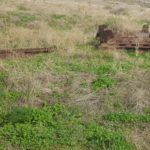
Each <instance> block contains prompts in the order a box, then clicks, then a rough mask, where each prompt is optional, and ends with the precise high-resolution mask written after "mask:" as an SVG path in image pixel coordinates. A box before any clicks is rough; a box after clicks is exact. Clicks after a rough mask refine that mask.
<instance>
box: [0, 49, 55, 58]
mask: <svg viewBox="0 0 150 150" xmlns="http://www.w3.org/2000/svg"><path fill="white" fill-rule="evenodd" d="M55 50H56V47H50V48H27V49H12V50H11V49H9V50H0V58H8V57H17V56H25V55H34V54H39V53H50V52H54V51H55Z"/></svg>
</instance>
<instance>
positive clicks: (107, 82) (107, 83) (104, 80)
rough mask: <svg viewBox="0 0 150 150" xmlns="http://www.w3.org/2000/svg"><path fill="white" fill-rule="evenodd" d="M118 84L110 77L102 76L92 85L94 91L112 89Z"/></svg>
mask: <svg viewBox="0 0 150 150" xmlns="http://www.w3.org/2000/svg"><path fill="white" fill-rule="evenodd" d="M115 84H116V81H115V80H113V79H111V78H110V77H108V76H101V77H99V78H98V79H96V80H95V81H94V82H93V83H92V87H93V88H94V89H100V88H111V87H113V86H114V85H115Z"/></svg>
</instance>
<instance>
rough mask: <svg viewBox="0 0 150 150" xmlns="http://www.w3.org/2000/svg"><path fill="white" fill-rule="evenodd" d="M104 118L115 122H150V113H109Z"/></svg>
mask: <svg viewBox="0 0 150 150" xmlns="http://www.w3.org/2000/svg"><path fill="white" fill-rule="evenodd" d="M103 118H104V120H108V121H113V122H121V123H144V122H147V123H148V122H150V115H149V114H143V115H136V114H133V113H129V112H122V113H109V114H107V115H104V116H103Z"/></svg>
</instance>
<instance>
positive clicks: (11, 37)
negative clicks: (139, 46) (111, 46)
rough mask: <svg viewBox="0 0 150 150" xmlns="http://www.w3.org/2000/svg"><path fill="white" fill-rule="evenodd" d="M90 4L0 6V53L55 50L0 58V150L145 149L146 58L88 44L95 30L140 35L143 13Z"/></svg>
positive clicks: (148, 110)
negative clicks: (113, 29)
mask: <svg viewBox="0 0 150 150" xmlns="http://www.w3.org/2000/svg"><path fill="white" fill-rule="evenodd" d="M94 2H96V4H99V5H95V3H94ZM94 2H93V3H87V2H86V1H82V2H80V3H79V2H78V1H77V2H73V1H67V0H63V1H57V2H55V1H39V2H38V3H34V2H33V1H28V2H24V1H17V0H15V1H9V2H6V1H4V0H1V1H0V7H1V8H3V9H0V12H1V13H0V26H1V28H0V48H1V49H5V48H24V47H48V46H56V47H57V49H58V51H56V52H53V53H51V54H47V55H45V54H40V55H36V56H33V57H26V58H14V59H13V58H12V59H7V60H0V149H2V150H3V149H8V150H16V149H19V150H20V149H34V150H37V149H42V150H43V149H47V150H53V149H55V150H56V149H58V150H66V149H68V150H71V149H72V150H84V149H85V150H88V149H90V150H96V149H97V150H102V149H104V150H105V149H106V150H130V149H131V150H134V149H135V150H149V148H150V144H149V143H150V61H149V60H150V53H144V54H140V55H138V56H136V55H135V54H134V53H129V52H127V51H118V50H102V49H99V50H97V49H95V48H94V46H93V38H94V34H95V32H96V27H97V25H98V24H100V23H104V22H105V23H107V24H108V25H110V26H112V27H116V26H121V28H123V29H126V30H131V29H132V30H135V27H136V29H140V27H141V26H142V24H143V22H147V23H149V20H148V19H149V18H148V14H149V13H148V12H149V9H146V8H145V9H144V8H142V7H140V6H137V5H127V4H124V5H121V6H123V7H124V8H122V9H120V3H119V4H118V3H110V2H109V3H108V2H107V3H106V2H105V3H104V2H100V1H99V3H97V1H94ZM100 4H101V5H100ZM111 5H112V6H114V7H110V6H111ZM130 8H132V9H130ZM139 10H144V13H142V12H139ZM137 12H138V15H137ZM104 14H105V15H104ZM139 18H140V19H139ZM126 20H130V23H128V24H125V21H126ZM123 21H124V22H123Z"/></svg>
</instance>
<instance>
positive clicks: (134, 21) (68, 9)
mask: <svg viewBox="0 0 150 150" xmlns="http://www.w3.org/2000/svg"><path fill="white" fill-rule="evenodd" d="M0 3H1V6H0V7H2V8H3V9H1V12H2V13H1V15H0V26H1V32H0V49H4V48H24V47H43V46H50V45H52V44H54V45H57V46H60V47H67V48H68V47H75V46H76V45H77V44H80V43H84V42H88V41H90V40H91V39H92V38H93V37H94V35H95V32H96V28H97V25H98V24H102V23H108V24H109V25H111V26H117V28H121V29H127V30H140V29H141V26H142V24H143V23H144V22H148V20H149V13H150V10H149V9H146V8H142V7H140V6H138V5H128V4H125V3H115V2H109V1H106V2H104V1H99V2H98V5H97V1H93V2H90V3H87V2H86V1H83V2H80V3H79V2H76V1H73V0H72V1H67V0H63V1H60V0H59V1H57V2H56V1H53V0H50V1H49V0H40V1H39V0H38V1H34V0H30V1H24V0H21V1H20V0H19V1H18V0H15V1H13V0H11V1H9V2H8V1H7V2H6V1H1V2H0ZM14 13H15V15H14ZM19 13H23V14H24V15H31V17H32V16H33V17H34V16H37V17H36V19H35V20H33V21H32V20H30V18H27V19H29V20H27V19H26V18H25V20H20V18H19ZM52 15H56V18H55V17H54V18H52V17H51V16H52ZM57 15H58V16H57ZM59 15H64V16H67V17H66V19H65V22H64V21H63V19H60V20H59V19H57V17H58V18H59ZM68 16H70V17H72V18H71V19H70V18H69V17H68ZM60 18H61V16H60ZM62 18H63V16H62ZM31 19H32V18H31ZM72 20H73V22H71V21H72ZM17 21H19V24H18V22H17ZM21 21H22V22H23V23H21ZM66 22H67V23H66ZM22 24H23V25H22ZM24 24H25V25H24ZM55 27H56V28H55ZM66 29H67V30H66ZM62 37H63V38H62Z"/></svg>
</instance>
